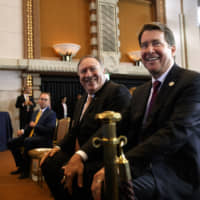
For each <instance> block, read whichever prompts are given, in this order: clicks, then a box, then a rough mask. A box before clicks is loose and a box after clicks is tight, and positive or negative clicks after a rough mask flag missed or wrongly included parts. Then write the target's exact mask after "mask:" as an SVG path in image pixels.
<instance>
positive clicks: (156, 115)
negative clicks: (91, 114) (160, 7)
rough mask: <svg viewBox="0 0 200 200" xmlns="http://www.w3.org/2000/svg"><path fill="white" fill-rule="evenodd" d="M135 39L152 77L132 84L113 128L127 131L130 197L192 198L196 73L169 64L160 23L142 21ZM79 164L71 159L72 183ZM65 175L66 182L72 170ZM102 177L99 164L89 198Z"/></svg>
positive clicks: (198, 152)
mask: <svg viewBox="0 0 200 200" xmlns="http://www.w3.org/2000/svg"><path fill="white" fill-rule="evenodd" d="M138 39H139V45H140V48H141V58H142V62H143V64H144V66H145V67H146V69H147V70H148V71H149V73H150V74H151V76H152V79H151V80H150V81H148V82H146V83H145V84H143V85H141V86H137V88H136V89H135V91H134V93H133V97H132V100H131V103H130V106H129V107H128V109H127V110H126V112H125V113H124V114H123V116H122V121H121V122H120V123H119V126H118V128H117V130H118V134H119V135H121V134H124V133H128V134H127V137H128V145H127V148H128V149H127V150H126V157H127V159H128V160H129V162H130V166H131V168H132V178H133V179H132V184H133V187H132V188H133V190H134V193H135V199H136V200H164V199H165V200H189V199H191V200H198V199H199V197H200V74H199V73H197V72H194V71H191V70H187V69H184V68H181V67H179V66H178V65H177V64H176V63H175V61H174V57H175V52H176V46H175V40H174V36H173V33H172V31H171V30H170V29H169V28H168V27H167V26H166V25H164V24H160V23H152V24H145V25H144V26H143V28H142V30H141V32H140V34H139V37H138ZM88 145H89V146H90V147H91V148H89V146H87V145H86V146H85V147H82V150H83V151H84V152H85V153H86V154H87V156H88V159H90V157H91V156H93V155H94V154H95V149H94V148H93V147H92V145H91V141H90V142H89V143H88ZM80 162H82V161H81V159H80ZM80 166H82V165H81V164H77V168H79V173H77V179H78V182H80V179H81V173H80V172H81V169H80ZM69 175H70V176H69ZM68 176H69V177H67V178H66V181H67V182H70V177H73V176H74V174H73V173H72V172H71V174H69V173H68ZM103 180H104V169H103V168H102V169H101V170H100V171H98V172H97V173H96V174H95V176H94V178H93V183H92V187H91V189H92V194H93V198H94V199H95V200H100V199H101V184H102V182H103ZM67 182H66V184H67ZM120 194H123V191H120ZM124 195H125V194H124ZM132 197H133V198H134V196H132ZM130 199H132V198H130Z"/></svg>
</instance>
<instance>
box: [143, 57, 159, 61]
mask: <svg viewBox="0 0 200 200" xmlns="http://www.w3.org/2000/svg"><path fill="white" fill-rule="evenodd" d="M159 59H160V57H150V58H145V61H147V62H152V61H155V60H159Z"/></svg>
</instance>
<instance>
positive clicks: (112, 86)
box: [103, 81, 128, 91]
mask: <svg viewBox="0 0 200 200" xmlns="http://www.w3.org/2000/svg"><path fill="white" fill-rule="evenodd" d="M120 88H121V89H123V90H127V91H128V88H127V87H126V86H125V85H123V84H119V83H116V82H113V81H107V82H106V83H105V86H104V88H103V90H107V91H112V90H116V89H120Z"/></svg>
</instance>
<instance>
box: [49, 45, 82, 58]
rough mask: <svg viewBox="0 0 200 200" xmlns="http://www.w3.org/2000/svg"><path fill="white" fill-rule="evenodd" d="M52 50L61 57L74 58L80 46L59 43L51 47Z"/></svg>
mask: <svg viewBox="0 0 200 200" xmlns="http://www.w3.org/2000/svg"><path fill="white" fill-rule="evenodd" d="M53 48H54V50H55V51H56V52H57V53H58V54H59V55H61V56H65V55H71V56H75V55H76V53H77V52H78V51H79V49H80V45H78V44H73V43H59V44H55V45H53Z"/></svg>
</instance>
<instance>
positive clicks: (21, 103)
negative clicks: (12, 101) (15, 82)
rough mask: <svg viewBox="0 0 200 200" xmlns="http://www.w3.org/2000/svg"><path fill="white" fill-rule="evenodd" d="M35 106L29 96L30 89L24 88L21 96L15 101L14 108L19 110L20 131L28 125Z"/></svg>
mask: <svg viewBox="0 0 200 200" xmlns="http://www.w3.org/2000/svg"><path fill="white" fill-rule="evenodd" d="M35 105H36V104H35V102H34V99H33V97H32V96H31V88H30V87H25V88H24V89H23V91H22V94H21V95H20V96H18V97H17V100H16V108H19V121H20V124H19V128H20V129H24V128H25V126H26V125H28V124H29V122H30V120H31V116H32V114H33V109H34V107H35Z"/></svg>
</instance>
